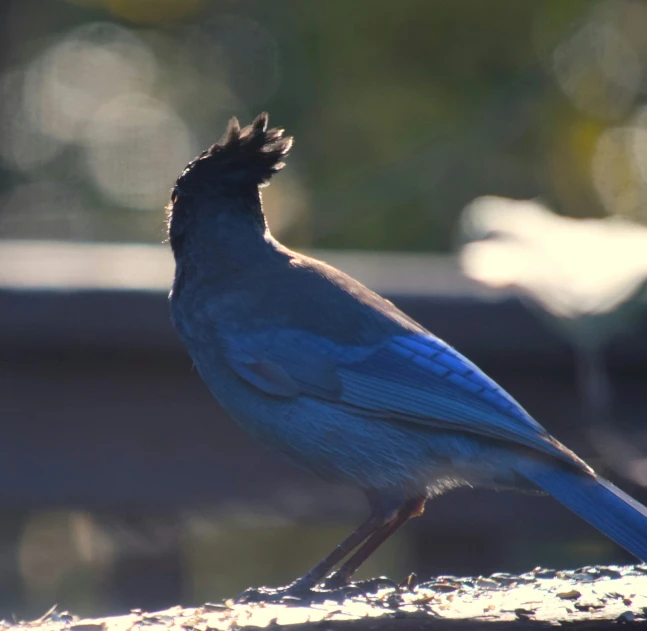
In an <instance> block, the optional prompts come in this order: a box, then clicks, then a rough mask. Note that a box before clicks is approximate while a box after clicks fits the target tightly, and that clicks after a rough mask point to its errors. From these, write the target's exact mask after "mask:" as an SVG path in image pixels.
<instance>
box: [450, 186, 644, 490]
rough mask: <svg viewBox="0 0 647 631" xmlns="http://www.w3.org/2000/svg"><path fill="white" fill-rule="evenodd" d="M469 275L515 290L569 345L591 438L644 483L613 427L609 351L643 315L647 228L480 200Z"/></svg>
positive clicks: (471, 217)
mask: <svg viewBox="0 0 647 631" xmlns="http://www.w3.org/2000/svg"><path fill="white" fill-rule="evenodd" d="M462 229H463V237H464V239H465V241H467V243H466V245H464V246H463V248H462V251H461V254H460V259H461V265H462V267H463V271H464V272H465V274H466V275H467V276H468V277H471V278H473V279H474V280H477V281H480V282H482V283H485V284H486V285H489V286H492V287H499V288H500V287H514V288H516V289H518V290H520V291H521V292H522V293H523V294H525V295H526V296H529V297H530V298H532V299H533V301H534V302H535V303H537V304H538V305H539V306H540V307H542V309H543V311H544V312H545V313H547V314H549V315H550V316H553V317H551V318H550V320H551V322H552V323H553V324H556V325H557V326H558V328H559V329H560V330H561V332H562V333H563V334H566V337H567V338H568V339H569V341H570V342H571V344H572V346H573V349H574V351H575V362H576V366H575V368H576V373H577V380H578V384H579V392H580V395H581V398H582V405H583V416H584V418H586V420H587V424H588V426H587V429H588V433H589V437H590V439H591V441H592V442H593V443H594V444H595V446H596V448H597V450H598V452H599V454H600V455H602V456H603V457H604V460H605V461H606V463H607V464H608V465H610V466H612V467H613V468H614V469H616V470H617V471H618V472H620V473H621V474H622V475H624V476H625V477H626V478H628V479H631V480H633V481H634V482H636V483H638V484H641V485H643V486H647V458H646V457H645V456H644V455H643V454H642V453H641V451H640V449H637V448H636V447H635V445H634V444H632V443H631V442H630V441H629V440H626V439H624V438H622V437H621V436H620V435H619V434H618V432H617V430H616V429H615V428H614V424H613V418H614V415H615V414H614V409H613V407H614V405H613V396H612V391H611V381H610V379H609V376H608V374H607V369H606V361H605V357H604V351H605V347H606V344H607V343H608V341H609V340H610V339H611V338H612V336H613V335H614V334H615V333H616V332H618V331H619V330H620V329H626V328H628V327H629V326H630V325H631V323H632V321H633V319H634V318H638V317H640V315H641V314H642V313H644V307H645V305H646V301H645V297H647V228H645V227H644V226H641V225H639V224H636V223H633V222H630V221H628V220H625V219H620V218H617V217H615V218H607V219H572V218H568V217H560V216H559V215H556V214H555V213H554V212H552V211H551V210H550V209H548V208H547V207H546V206H544V205H543V204H541V203H539V202H537V201H533V200H513V199H507V198H504V197H492V196H486V197H479V198H477V199H475V200H474V201H473V202H472V203H471V204H469V205H468V206H467V207H466V208H465V211H464V214H463V218H462Z"/></svg>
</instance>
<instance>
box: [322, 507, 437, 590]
mask: <svg viewBox="0 0 647 631" xmlns="http://www.w3.org/2000/svg"><path fill="white" fill-rule="evenodd" d="M426 501H427V498H424V497H423V498H416V499H413V500H407V501H406V502H405V503H404V504H403V505H402V506H401V507H400V509H399V510H398V512H397V513H396V514H395V516H394V517H392V518H391V519H390V520H389V521H387V522H386V523H384V524H382V526H380V527H379V528H377V529H376V530H375V531H374V532H373V534H371V535H370V536H369V537H368V539H367V540H366V541H365V542H364V545H363V546H362V547H361V548H360V549H359V550H357V552H355V554H353V556H352V557H351V558H350V559H348V561H346V563H344V564H343V565H342V566H341V567H340V568H339V569H338V570H337V571H336V572H335V573H334V574H333V575H332V576H331V577H330V578H329V579H328V580H327V581H326V582H325V583H324V587H325V588H326V589H337V588H340V587H343V586H344V585H346V584H347V583H348V581H349V580H350V578H351V576H352V575H353V574H354V573H355V571H356V570H357V568H359V566H360V565H362V563H364V561H366V559H368V557H369V556H371V554H373V552H375V551H376V550H377V549H378V548H379V547H380V546H381V545H382V544H383V543H384V542H385V541H386V540H387V539H388V538H389V537H390V536H391V535H392V534H393V533H394V532H395V531H396V530H397V529H398V528H400V526H402V525H403V524H404V523H406V522H407V521H409V519H411V518H413V517H420V515H422V513H423V512H424V510H425V502H426Z"/></svg>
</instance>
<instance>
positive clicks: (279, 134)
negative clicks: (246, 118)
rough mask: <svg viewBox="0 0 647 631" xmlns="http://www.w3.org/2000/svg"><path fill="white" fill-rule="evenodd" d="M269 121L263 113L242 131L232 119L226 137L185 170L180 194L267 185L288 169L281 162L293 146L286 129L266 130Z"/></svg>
mask: <svg viewBox="0 0 647 631" xmlns="http://www.w3.org/2000/svg"><path fill="white" fill-rule="evenodd" d="M268 119H269V117H268V115H267V113H266V112H263V113H262V114H260V115H259V116H258V117H257V118H256V119H255V120H254V122H253V123H252V124H251V125H248V126H247V127H243V128H242V129H241V128H240V124H239V122H238V119H237V118H235V117H234V118H232V119H231V120H230V121H229V125H227V131H226V132H225V134H224V136H223V137H222V138H221V139H220V140H219V141H218V142H217V143H216V144H214V145H212V146H211V147H209V149H208V150H207V151H203V152H202V153H201V154H200V155H199V156H198V157H197V158H195V160H192V161H191V162H190V163H189V164H188V165H187V167H186V168H185V169H184V171H183V172H182V175H180V177H179V178H178V180H177V185H176V186H177V188H179V190H180V192H185V190H186V192H187V193H191V190H192V189H193V187H198V188H204V189H206V190H209V189H212V188H216V189H217V188H223V187H232V188H240V187H247V186H250V185H252V186H260V185H263V184H267V182H268V181H269V179H270V178H271V177H272V175H274V173H276V172H277V171H280V170H281V169H282V168H283V167H284V166H285V164H284V163H283V162H282V160H283V158H285V156H286V155H287V153H288V151H289V150H290V147H291V146H292V138H291V137H286V138H284V137H283V134H284V133H285V132H284V130H283V129H279V128H273V129H268V128H267V123H268Z"/></svg>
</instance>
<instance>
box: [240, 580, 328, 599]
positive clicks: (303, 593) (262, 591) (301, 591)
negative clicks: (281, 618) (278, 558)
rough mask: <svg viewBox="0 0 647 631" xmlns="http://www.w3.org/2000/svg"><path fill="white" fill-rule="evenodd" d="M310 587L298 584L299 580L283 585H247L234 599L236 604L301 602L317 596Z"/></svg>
mask: <svg viewBox="0 0 647 631" xmlns="http://www.w3.org/2000/svg"><path fill="white" fill-rule="evenodd" d="M317 595H318V594H317V592H315V591H314V590H313V589H312V588H311V587H308V586H306V585H303V584H300V583H299V581H295V582H294V583H290V584H289V585H285V586H284V587H248V588H247V589H246V590H245V591H244V592H243V593H242V594H240V595H239V596H238V597H237V598H236V599H235V602H236V604H243V603H282V604H297V603H298V604H301V603H302V602H303V601H311V600H314V599H315V598H316V596H317Z"/></svg>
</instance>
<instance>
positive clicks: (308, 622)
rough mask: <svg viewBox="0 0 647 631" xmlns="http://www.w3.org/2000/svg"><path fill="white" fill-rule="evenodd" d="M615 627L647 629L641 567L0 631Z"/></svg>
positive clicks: (380, 584) (360, 591) (452, 581)
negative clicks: (620, 625)
mask: <svg viewBox="0 0 647 631" xmlns="http://www.w3.org/2000/svg"><path fill="white" fill-rule="evenodd" d="M618 624H623V625H625V626H629V627H636V628H638V627H642V628H647V565H638V566H628V567H585V568H580V569H579V570H575V571H555V570H545V569H541V568H537V569H535V570H533V571H532V572H528V573H526V574H522V575H520V576H515V575H510V574H493V575H492V576H490V577H487V578H484V577H477V578H457V577H454V576H442V577H438V578H436V579H434V580H433V581H429V582H426V583H421V584H419V585H411V586H400V587H395V586H393V584H392V583H391V582H390V581H388V580H386V579H376V580H373V581H367V582H365V583H356V584H354V585H353V586H350V587H348V588H345V589H343V590H338V591H335V592H329V593H323V592H320V593H318V594H317V596H315V597H314V598H312V599H307V600H297V599H294V598H284V599H283V600H279V601H278V602H272V603H253V604H235V603H234V602H233V601H226V602H224V603H222V604H206V605H204V606H202V607H192V608H187V609H183V608H181V607H173V608H171V609H167V610H165V611H160V612H157V613H150V614H149V613H143V612H141V611H138V610H135V611H133V612H131V613H130V614H128V615H125V616H117V617H112V618H98V619H79V618H77V617H75V616H72V615H70V614H68V613H67V612H64V613H57V612H56V611H55V610H53V611H50V612H48V613H47V614H46V615H45V616H43V617H42V618H40V619H39V620H36V621H33V622H21V623H18V624H13V625H10V624H8V623H2V624H1V625H0V628H2V629H5V630H7V631H9V630H11V631H19V630H23V629H24V630H35V629H38V630H40V631H68V630H69V631H132V630H135V629H141V628H142V627H144V628H145V629H146V630H147V631H162V630H164V631H169V630H170V631H210V630H213V631H216V630H217V631H230V630H231V631H233V630H234V629H236V630H237V629H241V628H246V629H252V628H277V627H284V626H289V627H290V629H292V630H293V631H301V630H305V629H315V628H316V629H321V630H324V631H335V630H342V629H344V630H345V629H348V630H351V629H352V630H353V631H369V630H370V631H382V630H386V629H395V628H397V629H400V630H403V631H404V630H410V629H411V630H413V629H416V630H421V629H429V630H434V629H443V630H458V629H461V630H467V629H470V630H479V629H487V630H490V631H496V630H497V629H548V628H552V627H555V626H561V627H565V628H568V629H578V630H579V629H587V630H588V629H607V628H611V627H615V626H616V625H618Z"/></svg>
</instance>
